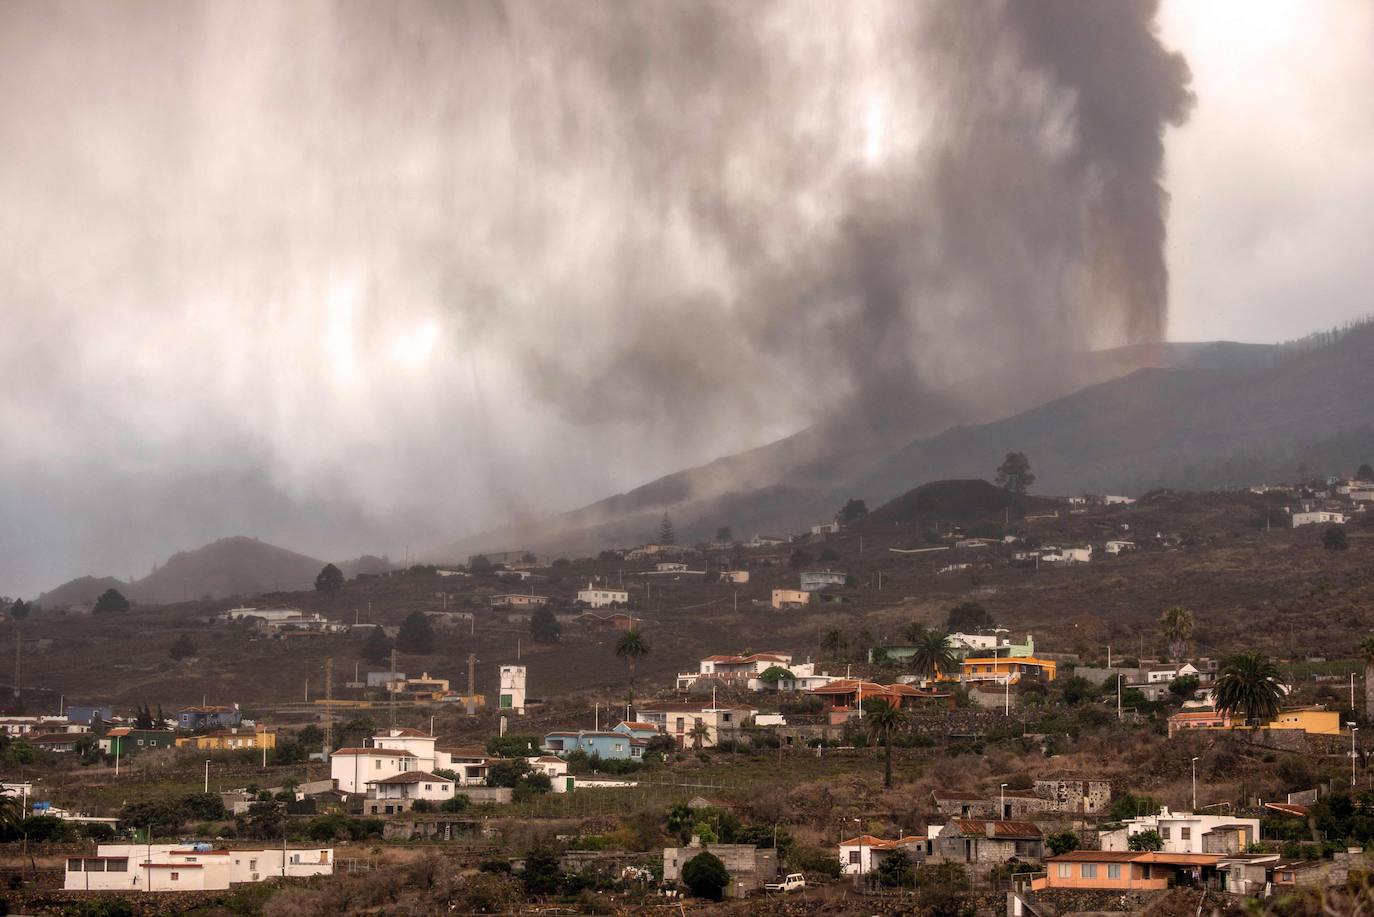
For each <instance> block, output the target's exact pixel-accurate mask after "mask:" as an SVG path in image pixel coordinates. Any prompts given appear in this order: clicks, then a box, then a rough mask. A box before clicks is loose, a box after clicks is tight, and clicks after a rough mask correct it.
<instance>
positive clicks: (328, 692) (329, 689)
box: [323, 656, 334, 764]
mask: <svg viewBox="0 0 1374 917" xmlns="http://www.w3.org/2000/svg"><path fill="white" fill-rule="evenodd" d="M333 750H334V657H333V656H330V657H329V658H327V659H325V661H324V755H323V758H324V763H325V764H328V763H329V754H330V752H332V751H333Z"/></svg>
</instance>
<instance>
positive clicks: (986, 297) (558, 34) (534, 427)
mask: <svg viewBox="0 0 1374 917" xmlns="http://www.w3.org/2000/svg"><path fill="white" fill-rule="evenodd" d="M571 9H573V8H570V7H568V6H563V5H557V6H555V5H543V4H537V3H512V4H509V5H507V4H499V3H495V2H491V3H485V2H483V3H478V2H471V3H463V4H457V3H448V2H435V3H428V2H422V0H415V2H409V3H403V4H387V5H378V4H368V3H354V2H346V0H345V2H325V0H299V2H290V3H281V2H270V3H268V2H260V3H233V4H229V3H219V4H212V3H205V2H201V3H195V2H180V0H177V2H172V0H139V2H125V3H111V4H102V5H95V4H85V3H67V2H60V0H58V2H51V0H33V2H28V0H9V2H4V3H0V201H3V202H4V206H3V207H0V238H3V239H5V240H6V244H5V245H4V246H3V247H0V366H4V367H5V372H4V375H3V379H4V381H3V382H0V386H3V389H2V391H3V399H0V424H3V429H4V445H3V447H0V594H6V593H8V594H14V593H22V594H25V595H30V596H31V595H33V594H34V593H36V592H37V591H38V590H40V589H42V588H47V587H50V586H52V585H55V584H57V583H58V582H61V581H62V580H65V579H67V578H69V577H71V576H74V575H77V574H81V573H95V574H114V575H120V576H128V575H142V574H144V573H146V572H147V570H148V569H149V567H151V565H152V564H153V562H155V561H160V560H162V559H164V558H165V557H166V555H167V554H168V553H169V552H170V551H172V550H175V549H177V548H183V547H194V546H197V545H199V544H201V543H203V542H205V541H207V540H209V539H211V538H214V537H217V536H220V535H228V534H240V533H242V534H254V535H259V536H260V537H262V538H264V539H266V540H270V541H275V542H277V543H281V544H284V545H287V546H290V547H293V548H296V549H298V550H302V551H305V552H308V553H313V554H316V555H318V556H323V557H329V558H331V559H341V558H343V557H345V556H352V555H356V554H359V553H363V552H374V553H390V554H391V555H392V556H399V555H400V554H401V553H402V551H403V550H404V549H405V546H406V545H407V544H410V545H412V546H415V547H420V546H424V545H432V544H436V543H442V541H443V540H444V539H446V538H452V537H454V536H457V535H460V534H464V533H466V532H469V531H472V530H473V529H475V528H478V527H481V526H485V525H490V524H492V523H495V522H499V521H501V520H503V519H504V518H506V517H508V516H509V515H511V514H517V515H518V514H530V513H535V514H537V513H541V512H545V511H547V510H549V509H563V508H568V507H570V506H574V505H578V504H580V503H584V502H587V501H590V500H592V499H596V498H598V497H600V496H603V495H606V494H608V493H613V492H616V491H620V490H625V489H628V488H630V487H632V486H634V485H636V484H639V483H642V482H643V481H645V480H646V479H649V478H651V477H654V476H656V475H658V474H661V473H664V472H667V471H671V470H675V469H677V468H679V467H681V466H683V465H686V464H691V463H695V462H699V461H703V460H708V459H710V458H712V457H714V456H716V455H721V454H728V453H730V452H733V451H737V450H739V449H741V448H744V447H747V446H751V445H755V444H758V443H761V442H766V441H768V440H770V439H772V438H775V437H777V436H780V435H783V434H785V433H788V432H791V431H792V430H795V429H796V428H798V427H799V426H801V425H803V424H805V423H807V422H809V421H810V420H813V419H815V418H816V417H818V416H822V415H823V414H824V413H825V412H826V411H829V410H832V409H837V408H842V407H843V405H845V404H847V403H849V401H850V400H852V399H855V398H862V399H864V400H865V401H866V402H868V403H869V404H874V403H883V402H885V401H891V402H895V403H902V404H905V403H907V402H908V401H909V400H910V398H909V396H910V393H911V392H914V391H919V390H921V389H922V387H923V386H927V385H929V384H932V383H934V382H938V381H941V380H949V379H952V378H957V377H959V376H960V375H961V374H966V373H969V372H971V371H972V370H971V367H975V366H981V365H982V363H983V361H985V360H986V359H987V353H988V352H989V351H991V352H994V353H995V352H996V351H997V350H998V349H999V348H1009V347H1010V348H1029V349H1032V350H1034V349H1036V348H1042V349H1043V348H1048V347H1051V346H1100V345H1108V344H1113V343H1120V342H1123V341H1126V340H1135V339H1142V338H1148V337H1151V336H1153V335H1155V334H1158V333H1161V332H1165V331H1167V334H1168V336H1169V337H1171V338H1174V339H1180V340H1183V339H1202V338H1232V339H1240V340H1251V341H1272V340H1281V339H1285V338H1289V337H1296V336H1300V335H1302V334H1305V333H1307V332H1309V331H1312V330H1315V329H1317V328H1319V327H1324V326H1328V325H1331V324H1335V323H1338V322H1340V321H1343V320H1345V319H1348V318H1352V317H1356V316H1359V315H1363V314H1365V313H1367V312H1369V311H1371V308H1370V304H1369V300H1368V292H1367V291H1369V290H1370V289H1374V283H1371V281H1374V242H1372V241H1371V240H1374V233H1371V232H1370V231H1369V230H1370V228H1371V227H1370V226H1369V223H1370V221H1371V217H1370V216H1369V214H1370V213H1371V212H1374V157H1370V156H1369V155H1368V150H1369V149H1371V148H1374V145H1372V144H1371V142H1372V141H1374V106H1370V105H1369V104H1368V99H1369V98H1370V89H1371V88H1374V61H1372V60H1371V57H1370V55H1369V54H1368V48H1370V47H1371V46H1374V7H1371V6H1370V4H1368V3H1365V2H1361V0H1345V2H1341V0H1324V2H1322V3H1318V4H1312V3H1299V2H1296V0H1294V2H1256V0H1245V2H1242V0H1210V2H1206V3H1194V2H1181V0H1180V2H1172V3H1167V4H1166V5H1165V6H1164V7H1163V9H1162V10H1161V11H1160V13H1159V16H1158V24H1159V37H1158V43H1157V42H1156V40H1155V38H1154V37H1153V36H1152V35H1151V34H1150V12H1151V7H1150V6H1149V5H1148V4H1140V5H1136V6H1131V7H1122V6H1120V5H1101V4H1093V3H1088V4H1084V5H1082V6H1077V5H1075V4H1073V3H1069V2H1064V0H1045V2H1043V3H1038V4H1013V5H1011V6H1009V7H1004V6H1003V5H1001V4H998V3H994V2H988V3H981V4H975V3H965V2H950V3H946V4H939V3H930V4H925V5H920V6H917V5H913V4H910V3H905V2H895V3H884V2H879V0H873V2H864V3H845V4H839V3H827V2H800V0H798V2H794V3H781V4H774V5H767V4H763V3H759V4H733V3H731V4H719V5H716V4H707V3H697V4H688V3H678V4H669V3H634V4H611V3H604V4H591V3H589V4H580V5H578V6H577V7H576V8H575V9H576V12H575V13H573V12H571ZM555 10H556V12H554V11H555ZM1086 11H1091V14H1090V15H1078V14H1079V13H1083V12H1086ZM1075 41H1077V42H1079V44H1078V45H1077V46H1075V45H1074V44H1073V43H1074V42H1075ZM1159 44H1162V46H1163V47H1162V48H1161V47H1159ZM1167 51H1178V52H1181V54H1182V55H1183V57H1184V58H1185V59H1186V61H1187V69H1186V70H1185V69H1181V65H1180V64H1179V63H1178V62H1177V61H1176V60H1174V59H1172V58H1170V57H1169V56H1168V54H1167ZM1188 70H1191V81H1190V82H1189V81H1188V79H1187V71H1188ZM1108 77H1109V78H1108ZM1122 86H1124V87H1126V89H1125V90H1121V87H1122ZM1188 90H1191V93H1192V95H1193V97H1194V99H1195V101H1193V102H1192V103H1191V110H1190V103H1189V100H1188V99H1187V97H1186V93H1187V91H1188ZM1118 92H1119V94H1117V93H1118ZM1122 100H1128V101H1127V102H1122ZM1169 125H1181V126H1169ZM1161 137H1162V138H1163V142H1164V144H1165V149H1166V150H1167V157H1166V158H1165V160H1164V168H1165V172H1164V175H1163V185H1164V188H1165V190H1167V192H1168V193H1169V194H1170V195H1171V196H1172V209H1171V210H1170V212H1169V216H1168V223H1167V227H1168V242H1167V247H1166V248H1164V249H1162V250H1161V249H1160V247H1159V246H1158V245H1157V244H1155V243H1154V241H1152V240H1154V239H1156V238H1157V229H1158V227H1157V226H1156V225H1155V222H1156V221H1157V219H1156V218H1157V216H1158V215H1159V213H1160V211H1159V209H1158V207H1157V206H1156V203H1157V201H1156V197H1157V195H1156V179H1157V177H1158V176H1157V172H1158V166H1159V161H1160V157H1159V155H1158V150H1157V149H1156V147H1157V145H1158V142H1159V140H1160V138H1161ZM1164 254H1167V262H1168V270H1169V278H1170V281H1171V282H1169V283H1168V290H1169V294H1168V297H1167V311H1166V297H1165V295H1164V289H1165V277H1166V275H1165V273H1164V270H1163V261H1162V260H1161V258H1162V256H1163V255H1164Z"/></svg>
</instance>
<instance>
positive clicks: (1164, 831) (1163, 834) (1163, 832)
mask: <svg viewBox="0 0 1374 917" xmlns="http://www.w3.org/2000/svg"><path fill="white" fill-rule="evenodd" d="M1170 830H1172V829H1171V828H1170V827H1169V826H1168V825H1160V827H1159V837H1160V839H1161V840H1165V841H1167V840H1168V839H1169V832H1170Z"/></svg>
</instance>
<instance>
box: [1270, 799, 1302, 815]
mask: <svg viewBox="0 0 1374 917" xmlns="http://www.w3.org/2000/svg"><path fill="white" fill-rule="evenodd" d="M1264 807H1265V808H1266V809H1273V810H1274V811H1275V812H1282V813H1283V814H1284V815H1296V816H1297V817H1299V818H1306V817H1307V813H1308V812H1309V811H1310V809H1309V807H1308V806H1300V805H1298V804H1297V803H1293V802H1266V803H1265V804H1264Z"/></svg>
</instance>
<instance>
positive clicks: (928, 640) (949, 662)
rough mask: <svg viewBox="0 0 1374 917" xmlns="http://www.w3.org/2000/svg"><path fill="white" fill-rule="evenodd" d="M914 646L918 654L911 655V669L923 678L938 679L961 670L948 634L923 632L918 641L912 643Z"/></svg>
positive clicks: (931, 631) (930, 631)
mask: <svg viewBox="0 0 1374 917" xmlns="http://www.w3.org/2000/svg"><path fill="white" fill-rule="evenodd" d="M912 645H913V646H915V647H916V652H914V653H912V655H911V667H912V668H913V669H915V670H916V674H917V675H919V676H921V677H922V678H928V679H933V678H937V677H939V676H940V675H941V674H944V673H948V672H953V671H954V670H955V669H957V668H959V660H958V659H957V658H955V655H954V649H953V648H952V647H951V646H950V643H949V635H948V634H942V633H939V632H937V631H933V630H927V631H923V632H922V633H921V635H920V637H919V638H918V639H916V640H914V641H912Z"/></svg>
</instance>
